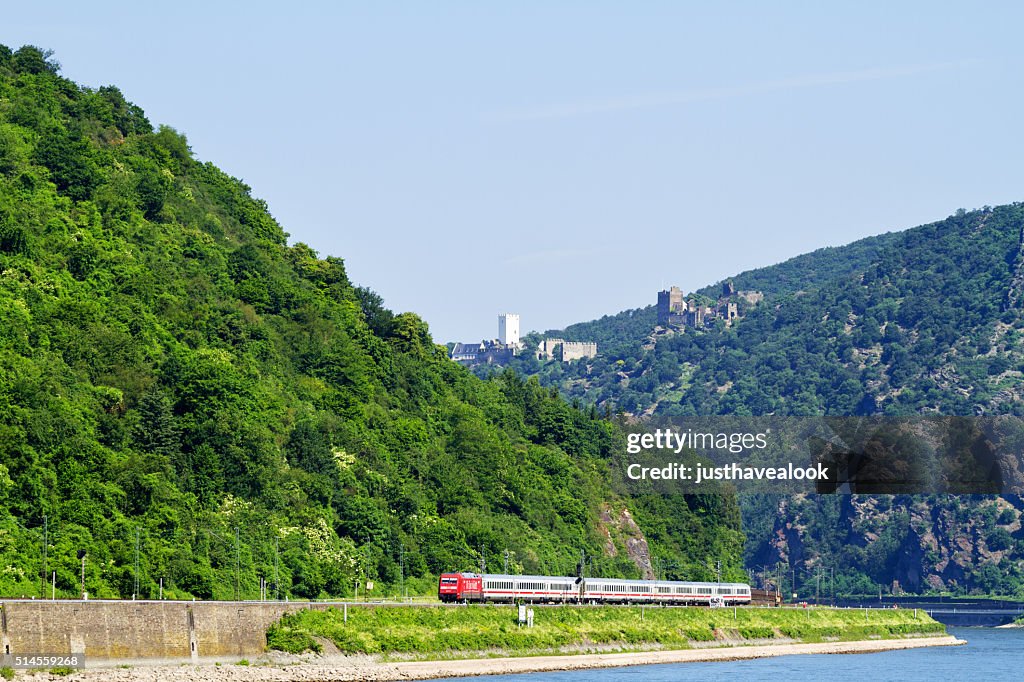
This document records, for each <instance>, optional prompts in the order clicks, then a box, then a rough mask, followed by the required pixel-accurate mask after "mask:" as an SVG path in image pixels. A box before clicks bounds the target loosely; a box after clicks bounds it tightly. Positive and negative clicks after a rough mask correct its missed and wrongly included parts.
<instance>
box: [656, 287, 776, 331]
mask: <svg viewBox="0 0 1024 682" xmlns="http://www.w3.org/2000/svg"><path fill="white" fill-rule="evenodd" d="M740 300H743V301H744V302H745V303H746V304H747V305H751V306H752V305H757V304H758V303H760V302H761V301H762V300H764V294H763V293H761V292H760V291H736V287H734V286H733V283H732V281H726V282H725V283H723V284H722V294H721V296H719V297H718V302H717V303H715V304H714V305H705V304H704V303H702V302H701V301H700V300H699V299H698V298H697V297H696V296H695V295H693V294H691V295H690V296H684V295H683V291H682V289H680V288H679V287H672V288H671V289H668V290H667V291H659V292H658V325H659V326H661V327H680V328H682V327H690V328H691V329H703V328H705V327H710V326H711V325H713V324H714V323H715V321H716V320H719V319H721V320H724V321H725V324H726V325H727V326H729V325H731V324H732V323H733V322H734V321H736V320H738V319H740V317H741V316H740V307H739V301H740Z"/></svg>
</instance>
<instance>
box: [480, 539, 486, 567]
mask: <svg viewBox="0 0 1024 682" xmlns="http://www.w3.org/2000/svg"><path fill="white" fill-rule="evenodd" d="M480 572H481V573H486V572H487V557H485V556H484V543H482V542H481V543H480Z"/></svg>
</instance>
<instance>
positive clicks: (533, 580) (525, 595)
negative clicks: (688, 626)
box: [438, 573, 750, 606]
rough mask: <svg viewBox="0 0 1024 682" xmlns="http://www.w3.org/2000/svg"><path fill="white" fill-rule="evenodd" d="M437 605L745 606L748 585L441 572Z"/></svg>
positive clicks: (747, 597) (747, 596) (748, 594)
mask: <svg viewBox="0 0 1024 682" xmlns="http://www.w3.org/2000/svg"><path fill="white" fill-rule="evenodd" d="M438 597H439V598H440V599H441V601H443V602H454V601H459V602H463V601H465V602H470V601H479V602H530V603H572V604H670V605H685V606H719V605H729V604H749V603H750V585H747V584H745V583H707V582H685V581H675V580H619V579H614V578H574V577H566V576H550V575H503V574H494V573H484V574H480V573H444V574H442V575H441V578H440V581H439V584H438Z"/></svg>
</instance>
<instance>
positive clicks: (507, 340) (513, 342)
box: [498, 313, 519, 346]
mask: <svg viewBox="0 0 1024 682" xmlns="http://www.w3.org/2000/svg"><path fill="white" fill-rule="evenodd" d="M498 341H501V342H502V343H503V344H505V345H506V346H518V345H519V315H517V314H515V313H502V314H501V315H498Z"/></svg>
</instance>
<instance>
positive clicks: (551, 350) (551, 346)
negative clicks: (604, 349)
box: [537, 339, 597, 362]
mask: <svg viewBox="0 0 1024 682" xmlns="http://www.w3.org/2000/svg"><path fill="white" fill-rule="evenodd" d="M596 355H597V343H595V342H593V341H566V340H565V339H544V340H543V341H541V342H540V345H538V346H537V359H538V360H561V361H562V362H569V361H570V360H580V359H582V358H592V357H594V356H596Z"/></svg>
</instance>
